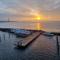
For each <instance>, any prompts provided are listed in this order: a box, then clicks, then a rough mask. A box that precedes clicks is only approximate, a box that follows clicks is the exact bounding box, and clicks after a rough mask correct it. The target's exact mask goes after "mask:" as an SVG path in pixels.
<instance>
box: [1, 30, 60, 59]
mask: <svg viewBox="0 0 60 60" xmlns="http://www.w3.org/2000/svg"><path fill="white" fill-rule="evenodd" d="M59 39H60V37H59ZM18 40H21V38H16V36H15V35H13V34H9V33H5V32H1V31H0V60H40V59H41V60H57V59H58V58H59V57H58V58H57V48H56V39H55V37H52V38H49V37H46V36H43V35H41V36H40V37H39V38H38V39H37V40H35V41H34V42H33V43H32V44H31V45H30V46H29V47H27V48H26V49H24V50H23V49H17V48H15V47H16V45H15V43H16V42H17V41H18ZM59 59H60V58H59Z"/></svg>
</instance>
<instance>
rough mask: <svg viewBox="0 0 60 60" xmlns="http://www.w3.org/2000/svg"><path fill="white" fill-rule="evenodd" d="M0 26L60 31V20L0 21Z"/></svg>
mask: <svg viewBox="0 0 60 60" xmlns="http://www.w3.org/2000/svg"><path fill="white" fill-rule="evenodd" d="M0 28H15V29H16V28H17V29H31V30H45V31H49V32H51V31H53V32H60V21H40V22H0Z"/></svg>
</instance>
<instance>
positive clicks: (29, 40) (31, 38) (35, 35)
mask: <svg viewBox="0 0 60 60" xmlns="http://www.w3.org/2000/svg"><path fill="white" fill-rule="evenodd" d="M41 33H42V32H35V33H32V35H30V36H28V37H26V38H22V43H21V42H19V43H21V44H20V45H19V44H17V47H19V48H25V47H27V46H29V44H31V43H32V42H33V41H34V40H36V39H37V38H38V37H39V36H40V35H41Z"/></svg>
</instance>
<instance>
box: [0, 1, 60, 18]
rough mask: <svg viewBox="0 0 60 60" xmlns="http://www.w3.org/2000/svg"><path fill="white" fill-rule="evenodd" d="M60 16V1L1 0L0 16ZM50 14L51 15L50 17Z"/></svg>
mask: <svg viewBox="0 0 60 60" xmlns="http://www.w3.org/2000/svg"><path fill="white" fill-rule="evenodd" d="M32 10H34V11H35V12H36V13H39V14H41V13H42V14H43V15H44V14H45V15H48V16H50V15H55V14H57V15H60V14H59V12H60V11H59V10H60V0H0V16H1V15H2V16H3V14H4V15H8V16H20V17H22V18H24V17H28V16H31V14H30V13H33V12H32ZM49 14H50V15H49Z"/></svg>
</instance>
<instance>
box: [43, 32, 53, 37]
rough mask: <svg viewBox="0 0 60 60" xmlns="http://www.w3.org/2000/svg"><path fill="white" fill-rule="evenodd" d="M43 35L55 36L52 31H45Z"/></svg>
mask: <svg viewBox="0 0 60 60" xmlns="http://www.w3.org/2000/svg"><path fill="white" fill-rule="evenodd" d="M43 35H45V36H48V37H52V36H54V34H52V33H50V32H44V33H43Z"/></svg>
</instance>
